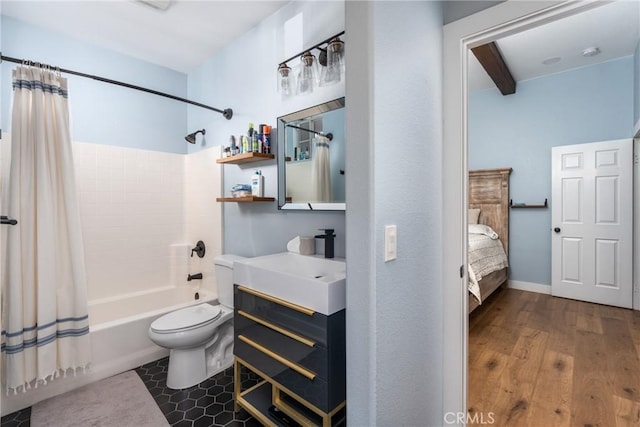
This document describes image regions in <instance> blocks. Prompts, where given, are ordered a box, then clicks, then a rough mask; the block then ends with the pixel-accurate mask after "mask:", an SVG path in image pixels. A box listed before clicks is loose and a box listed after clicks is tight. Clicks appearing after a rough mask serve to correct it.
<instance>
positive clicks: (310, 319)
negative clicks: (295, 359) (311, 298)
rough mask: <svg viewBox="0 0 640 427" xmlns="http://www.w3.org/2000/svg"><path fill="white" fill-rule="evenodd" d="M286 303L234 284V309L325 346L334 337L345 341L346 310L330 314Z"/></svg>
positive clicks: (327, 345) (333, 339)
mask: <svg viewBox="0 0 640 427" xmlns="http://www.w3.org/2000/svg"><path fill="white" fill-rule="evenodd" d="M283 303H285V304H289V303H287V302H286V301H282V300H281V299H278V298H273V297H270V296H269V295H265V294H262V293H260V292H256V291H254V290H252V289H248V288H246V287H243V286H242V285H235V287H234V305H235V308H236V310H243V311H245V312H247V313H250V314H252V315H255V316H257V317H259V318H261V319H264V320H265V321H268V322H270V323H273V324H275V325H278V326H281V327H283V328H286V329H288V330H290V331H292V332H295V333H297V334H299V335H302V336H305V337H307V338H309V339H311V340H313V341H316V342H318V343H320V344H321V345H323V346H325V347H329V344H330V343H331V342H333V341H340V340H342V341H344V339H345V333H344V320H345V314H344V313H345V311H344V310H341V311H339V312H337V313H334V314H332V315H331V316H326V315H324V314H321V313H317V312H313V311H310V310H309V311H306V312H305V311H301V310H299V309H297V307H299V306H295V305H289V306H287V305H283Z"/></svg>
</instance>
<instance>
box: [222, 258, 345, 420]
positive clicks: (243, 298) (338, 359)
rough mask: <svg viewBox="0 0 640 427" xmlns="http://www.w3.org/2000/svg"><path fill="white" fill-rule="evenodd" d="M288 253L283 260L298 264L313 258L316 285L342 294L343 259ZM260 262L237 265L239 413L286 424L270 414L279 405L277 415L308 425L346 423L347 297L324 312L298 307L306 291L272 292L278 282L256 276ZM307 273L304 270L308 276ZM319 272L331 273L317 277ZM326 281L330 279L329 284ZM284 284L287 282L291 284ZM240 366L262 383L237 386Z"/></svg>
mask: <svg viewBox="0 0 640 427" xmlns="http://www.w3.org/2000/svg"><path fill="white" fill-rule="evenodd" d="M278 255H285V254H277V255H276V256H278ZM291 255H295V254H287V255H286V256H285V258H287V259H291V262H294V263H295V262H296V261H303V262H304V261H309V259H312V260H318V261H317V262H316V261H311V264H313V265H314V266H315V267H311V268H310V270H311V273H312V277H313V279H314V280H316V281H318V283H316V285H317V287H319V288H321V289H322V288H324V289H325V290H326V291H328V290H329V289H332V290H333V291H334V292H335V291H336V290H337V291H338V293H339V291H340V290H341V291H342V293H343V294H344V273H343V275H342V278H338V277H339V276H340V275H339V274H337V273H336V271H335V270H336V269H339V268H340V266H341V265H342V269H344V262H341V261H328V260H327V261H326V262H325V260H323V259H321V258H317V257H305V256H304V255H295V256H293V257H292V256H291ZM272 257H273V256H272ZM297 257H303V258H297ZM258 258H262V257H258ZM264 258H266V257H264ZM256 260H257V258H250V259H247V260H246V261H240V262H236V263H235V265H234V282H235V283H236V284H235V285H234V306H235V313H234V329H235V332H234V337H235V340H234V355H235V359H234V360H235V363H234V368H235V392H234V395H235V396H234V397H235V405H236V406H235V409H236V410H239V408H240V407H242V408H244V409H246V410H247V411H248V412H249V413H250V414H251V415H252V416H253V417H254V418H256V419H257V420H259V421H260V422H261V423H263V424H264V425H267V426H279V425H287V424H285V423H282V422H279V421H278V419H277V418H274V417H273V416H272V415H271V414H270V412H273V411H274V408H276V409H275V412H282V413H284V414H286V415H287V416H288V417H290V418H291V419H293V420H295V421H296V422H298V423H299V424H301V425H304V426H323V427H328V426H337V425H344V424H345V413H346V408H345V404H346V400H345V399H346V340H345V309H344V297H343V298H342V299H341V301H342V304H340V303H339V302H338V303H332V304H329V306H327V307H330V309H328V310H327V309H325V308H324V307H319V308H320V309H321V310H322V311H325V313H322V312H320V311H318V310H317V308H318V307H314V305H315V303H310V304H307V305H303V304H301V303H300V300H301V299H302V300H304V298H305V297H304V296H302V297H301V296H300V295H301V294H298V295H297V296H296V294H295V292H292V293H291V294H292V297H291V298H287V297H284V296H283V295H282V293H280V292H279V291H278V286H275V288H273V287H272V288H270V292H269V293H267V292H265V287H263V286H262V284H263V281H264V280H266V281H269V280H272V279H276V280H277V278H275V277H272V278H269V275H268V274H267V275H266V277H265V274H256V272H257V270H256V269H257V268H258V267H257V266H259V265H261V262H260V260H257V261H256ZM271 260H272V259H271ZM279 260H280V261H282V259H279ZM331 262H335V263H336V264H331ZM252 263H253V264H252ZM286 264H287V261H285V262H282V263H281V264H280V268H282V265H286ZM262 265H264V263H262ZM327 266H328V267H327ZM284 268H286V267H284ZM323 268H324V269H323ZM310 270H309V266H307V271H310ZM321 270H322V271H324V272H326V273H327V275H326V276H322V275H320V274H317V273H319V272H320V271H321ZM290 276H292V275H290ZM316 276H320V277H316ZM327 276H328V277H330V279H328V278H326V277H327ZM292 277H294V276H292ZM323 277H325V278H326V279H325V281H324V282H322V280H321V279H322V278H323ZM281 279H282V281H284V282H286V281H287V280H292V279H287V278H284V277H283V278H281ZM336 282H341V284H340V283H336ZM327 285H333V286H327ZM303 287H304V285H303ZM282 289H283V291H282V292H284V293H287V289H292V288H291V287H289V286H284V287H283V288H282ZM274 294H276V295H274ZM340 305H342V307H341V306H340ZM243 367H244V368H247V369H249V370H250V371H252V372H254V373H255V374H257V375H258V376H259V377H260V378H261V381H260V382H259V383H258V384H257V385H255V386H254V387H251V388H248V389H246V390H243V389H242V386H241V381H240V372H241V369H242V368H243ZM270 408H271V409H270Z"/></svg>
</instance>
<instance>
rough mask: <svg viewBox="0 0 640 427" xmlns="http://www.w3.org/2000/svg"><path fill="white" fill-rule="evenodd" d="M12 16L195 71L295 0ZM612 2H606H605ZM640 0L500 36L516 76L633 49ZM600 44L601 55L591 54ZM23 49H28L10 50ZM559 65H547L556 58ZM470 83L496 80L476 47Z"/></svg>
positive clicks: (6, 9) (206, 0) (34, 7)
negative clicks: (588, 50)
mask: <svg viewBox="0 0 640 427" xmlns="http://www.w3.org/2000/svg"><path fill="white" fill-rule="evenodd" d="M0 1H1V2H2V3H1V6H2V9H1V12H2V14H3V15H7V16H10V17H13V18H15V19H18V20H20V21H24V22H27V23H30V24H32V25H35V26H39V27H43V28H47V29H50V30H53V31H56V32H60V33H63V34H67V35H70V36H72V37H76V38H80V39H82V40H85V41H87V42H89V43H92V44H95V45H98V46H101V47H105V48H108V49H112V50H115V51H117V52H121V53H124V54H127V55H131V56H133V57H136V58H140V59H143V60H146V61H149V62H152V63H156V64H160V65H163V66H166V67H169V68H172V69H174V70H177V71H180V72H189V71H190V70H192V69H193V68H194V67H197V66H198V65H200V64H201V63H202V62H204V61H205V60H207V59H208V58H210V57H211V56H213V55H214V54H215V53H216V52H217V51H218V50H219V49H221V48H222V47H224V46H225V45H227V44H228V43H230V42H231V41H232V40H234V39H235V38H237V37H238V36H240V35H241V34H243V33H245V32H247V31H248V30H249V29H251V28H252V27H254V26H255V25H256V24H257V23H258V22H260V21H261V20H263V19H264V18H266V17H267V16H269V15H271V14H272V13H274V12H275V11H276V10H278V9H279V8H280V7H282V6H284V5H285V4H286V3H288V1H267V0H258V1H247V0H236V1H222V0H172V1H171V5H170V7H169V9H168V10H166V11H161V10H157V9H154V8H151V7H149V6H146V5H143V4H142V3H141V2H139V1H135V0H110V1H108V0H107V1H87V0H84V1H80V0H76V1H57V0H56V1H51V0H42V1H31V0H30V1H24V0H0ZM603 4H604V3H603ZM639 28H640V2H639V1H638V0H619V1H616V2H614V3H611V4H604V5H603V6H600V7H596V8H594V9H592V10H590V11H588V12H584V13H581V14H579V15H576V16H572V17H568V18H565V19H562V20H560V21H556V22H553V23H550V24H547V25H544V26H541V27H538V28H534V29H531V30H528V31H525V32H522V33H519V34H515V35H513V36H509V37H507V38H504V39H501V40H498V41H497V44H498V46H499V48H500V50H501V52H502V54H503V56H504V58H505V60H506V62H507V64H508V66H509V68H510V70H511V72H512V74H513V76H514V78H515V79H516V81H523V80H528V79H531V78H535V77H539V76H542V75H545V74H552V73H558V72H561V71H565V70H568V69H572V68H577V67H581V66H585V65H589V64H594V63H598V62H603V61H608V60H611V59H614V58H619V57H622V56H627V55H632V54H633V51H634V49H635V47H636V44H637V42H638V39H639V38H640V34H639V31H640V30H639ZM590 46H598V47H599V48H600V50H601V51H602V53H601V54H600V55H597V56H594V57H590V58H584V57H582V55H581V52H582V50H583V49H585V48H587V47H590ZM3 53H5V54H7V55H18V56H19V55H20V52H3ZM555 56H557V57H560V58H561V61H560V62H558V63H556V64H553V65H543V64H542V61H543V60H544V59H547V58H550V57H555ZM469 87H470V90H477V89H484V88H489V87H493V83H492V82H491V80H490V79H489V77H488V76H487V75H486V73H485V72H484V70H483V69H482V67H481V66H480V64H479V63H478V62H477V60H476V59H475V57H474V56H473V55H472V54H470V74H469Z"/></svg>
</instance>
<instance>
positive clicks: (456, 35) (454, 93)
mask: <svg viewBox="0 0 640 427" xmlns="http://www.w3.org/2000/svg"><path fill="white" fill-rule="evenodd" d="M599 5H600V3H596V2H589V3H580V4H576V3H569V4H567V3H553V4H550V3H544V4H540V3H535V2H507V3H503V4H501V5H499V6H496V7H494V8H491V9H488V10H486V11H484V12H481V13H478V14H476V15H473V16H471V17H468V18H465V19H463V20H460V21H456V22H453V23H451V24H449V25H447V26H445V46H444V63H445V93H446V94H447V96H446V97H445V105H444V114H445V144H444V170H445V176H444V182H445V183H446V184H445V189H444V192H443V193H444V211H445V212H448V213H449V214H448V218H449V221H448V222H447V223H446V224H445V228H444V239H443V240H444V242H445V243H444V281H445V283H447V286H445V290H444V300H445V307H446V308H447V309H446V310H445V311H444V312H445V319H444V324H445V343H444V347H445V354H447V357H446V358H445V375H444V376H445V379H444V411H445V413H447V412H448V411H452V412H463V413H466V410H467V407H466V401H467V397H466V390H467V359H468V354H467V334H468V319H467V317H466V307H467V304H468V301H467V300H468V295H467V292H466V286H465V283H466V277H460V271H461V270H460V266H461V265H466V261H467V255H466V254H467V242H466V223H467V218H466V211H467V210H466V207H467V195H466V191H464V189H466V188H467V173H466V171H467V164H468V158H467V156H468V152H467V137H468V135H467V125H468V122H467V101H468V98H467V86H466V82H467V69H468V68H467V67H468V59H467V51H468V50H469V49H470V48H473V47H476V46H480V45H483V44H486V43H488V42H490V41H494V40H497V39H499V38H501V37H505V36H508V35H512V34H515V33H518V32H521V31H524V30H527V29H530V28H533V27H536V26H540V25H543V24H545V23H548V22H552V21H555V20H558V19H562V18H564V17H567V16H570V15H573V14H577V13H581V12H583V11H586V10H588V9H590V8H594V7H597V6H599ZM461 82H465V83H461ZM452 212H458V213H459V214H458V216H452V215H450V213H452ZM454 283H455V284H459V286H454ZM461 302H462V303H461Z"/></svg>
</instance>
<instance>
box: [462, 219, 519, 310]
mask: <svg viewBox="0 0 640 427" xmlns="http://www.w3.org/2000/svg"><path fill="white" fill-rule="evenodd" d="M478 225H479V224H470V225H469V255H468V256H469V292H471V293H472V294H473V295H474V296H475V297H476V298H477V299H478V302H480V303H481V302H482V296H481V295H480V286H479V285H478V282H480V280H482V278H483V277H485V276H487V275H488V274H491V273H493V272H494V271H498V270H501V269H503V268H506V267H508V266H509V261H508V260H507V254H506V253H505V252H504V248H503V247H502V243H501V242H500V240H498V234H497V233H496V232H495V231H494V230H493V229H492V228H491V227H488V226H486V225H481V226H480V227H478Z"/></svg>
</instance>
